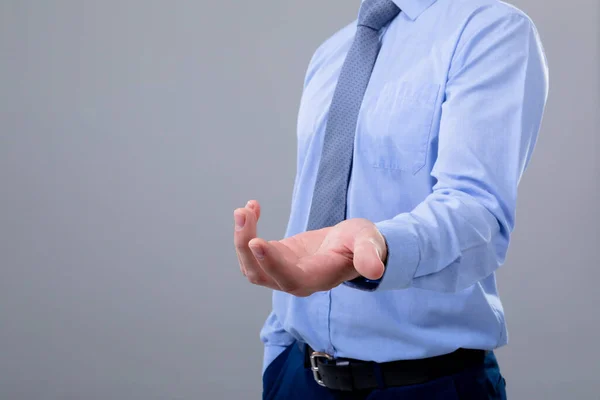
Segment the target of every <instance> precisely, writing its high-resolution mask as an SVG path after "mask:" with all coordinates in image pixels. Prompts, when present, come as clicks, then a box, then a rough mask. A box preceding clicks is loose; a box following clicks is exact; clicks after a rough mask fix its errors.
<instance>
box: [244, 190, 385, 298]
mask: <svg viewBox="0 0 600 400" xmlns="http://www.w3.org/2000/svg"><path fill="white" fill-rule="evenodd" d="M260 212H261V209H260V205H259V204H258V202H256V201H249V202H248V204H246V206H245V207H244V208H239V209H237V210H235V211H234V219H235V225H236V227H235V231H234V244H235V247H236V252H237V255H238V259H239V262H240V269H241V270H242V273H243V274H244V275H245V276H246V277H247V278H248V280H249V281H250V282H252V283H254V284H256V285H261V286H266V287H269V288H272V289H275V290H281V291H285V292H288V293H291V294H294V295H296V296H308V295H310V294H312V293H314V292H318V291H324V290H329V289H332V288H334V287H336V286H338V285H340V284H341V283H342V282H344V281H347V280H350V279H354V278H356V277H358V276H361V275H362V276H364V277H366V278H369V279H378V278H380V277H381V276H382V275H383V272H384V263H383V260H385V258H386V256H387V248H386V245H385V240H384V238H383V236H382V235H381V233H379V231H378V230H377V228H376V226H375V225H374V224H373V223H372V222H371V221H369V220H366V219H362V218H354V219H350V220H346V221H343V222H341V223H339V224H337V225H335V226H333V227H328V228H323V229H319V230H314V231H307V232H303V233H300V234H297V235H294V236H290V237H288V238H285V239H282V240H271V241H266V240H264V239H260V238H257V237H256V226H257V222H258V219H259V218H260Z"/></svg>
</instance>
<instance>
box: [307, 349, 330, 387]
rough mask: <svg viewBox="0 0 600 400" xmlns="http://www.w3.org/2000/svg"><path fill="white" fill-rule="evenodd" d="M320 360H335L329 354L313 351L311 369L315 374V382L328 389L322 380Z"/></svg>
mask: <svg viewBox="0 0 600 400" xmlns="http://www.w3.org/2000/svg"><path fill="white" fill-rule="evenodd" d="M318 358H324V359H326V360H333V357H332V356H330V355H329V354H327V353H321V352H319V351H313V352H312V354H311V355H310V369H311V371H312V372H313V377H314V378H315V381H316V382H317V383H318V384H319V385H321V386H323V387H326V386H325V383H324V382H323V379H321V374H319V367H318V366H317V359H318Z"/></svg>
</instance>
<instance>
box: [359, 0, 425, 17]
mask: <svg viewBox="0 0 600 400" xmlns="http://www.w3.org/2000/svg"><path fill="white" fill-rule="evenodd" d="M362 1H364V0H362ZM392 1H393V2H394V3H396V5H397V6H398V7H399V8H400V9H401V10H402V12H403V13H404V14H406V16H407V17H408V18H409V19H410V20H412V21H414V20H415V19H417V18H418V17H419V15H421V14H422V13H423V11H425V10H426V9H428V8H429V7H430V6H431V5H432V4H433V3H435V1H436V0H392Z"/></svg>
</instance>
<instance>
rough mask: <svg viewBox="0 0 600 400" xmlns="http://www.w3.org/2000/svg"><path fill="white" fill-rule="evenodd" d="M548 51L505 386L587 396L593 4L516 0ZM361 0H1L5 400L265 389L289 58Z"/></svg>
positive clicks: (291, 104) (290, 166) (284, 187)
mask: <svg viewBox="0 0 600 400" xmlns="http://www.w3.org/2000/svg"><path fill="white" fill-rule="evenodd" d="M514 4H515V5H517V6H518V7H521V8H523V9H524V10H525V11H526V12H528V13H529V14H530V15H531V17H532V18H533V19H534V21H535V22H536V24H537V26H538V28H539V31H540V34H541V37H542V39H543V42H544V45H545V48H546V52H547V55H548V59H549V63H550V77H551V90H550V100H549V103H548V107H547V112H546V117H545V121H544V123H543V131H542V134H541V138H540V142H539V145H538V147H537V149H536V152H535V154H534V158H533V162H532V164H531V166H530V168H529V170H528V172H527V174H526V176H525V178H524V180H523V182H522V186H521V191H520V198H519V209H518V223H517V229H516V232H515V234H514V240H513V244H512V248H511V251H510V256H509V260H508V262H507V264H506V265H505V266H504V267H503V268H502V269H501V271H500V273H499V275H500V290H501V294H502V298H503V301H504V305H505V307H506V312H507V318H508V323H509V330H510V344H509V346H508V347H506V348H503V349H502V350H500V351H499V352H498V354H499V358H500V361H501V363H502V368H503V371H504V374H505V375H506V377H507V380H508V389H509V394H510V396H511V398H512V399H524V400H531V399H548V400H550V399H561V400H562V399H599V398H600V396H599V395H598V384H597V382H598V377H597V375H598V372H600V371H599V369H600V368H599V361H598V360H599V359H600V351H599V345H598V327H599V321H598V315H599V314H598V310H597V302H598V300H599V296H598V289H597V285H598V280H599V279H600V272H599V271H600V268H599V266H598V262H597V251H598V246H599V245H600V243H599V241H598V222H599V211H598V208H597V204H598V201H599V200H600V189H599V186H598V175H599V174H598V172H599V166H598V140H599V139H598V130H597V126H598V123H599V122H600V121H599V120H598V119H599V118H598V110H599V103H600V102H599V93H600V90H599V89H600V87H599V79H598V77H599V74H600V72H599V71H600V69H599V68H600V57H599V53H598V49H599V43H598V37H599V35H598V25H599V23H600V18H599V12H600V3H598V1H597V0H569V1H564V0H562V1H559V0H543V1H542V0H516V1H515V2H514ZM358 5H359V2H358V1H347V0H328V1H322V0H302V1H280V0H269V1H236V2H219V1H210V2H209V1H182V0H177V1H166V0H164V1H158V0H145V1H141V0H139V1H134V0H119V1H116V0H110V1H109V0H104V1H83V0H82V1H75V0H72V1H68V0H53V1H42V0H39V1H34V0H0V195H1V197H0V399H3V400H4V399H6V400H13V399H14V400H21V399H27V400H29V399H44V400H53V399H86V400H95V399H117V400H120V399H123V400H137V399H140V400H141V399H144V400H191V399H242V398H243V399H246V398H247V399H251V398H259V397H260V385H261V382H260V365H261V356H262V346H261V343H260V342H259V339H258V331H259V329H260V327H261V325H262V323H263V320H264V318H265V317H266V315H267V313H268V311H269V307H270V293H269V292H268V291H267V290H266V289H265V290H263V289H261V288H257V287H252V286H251V285H250V284H248V283H247V282H246V281H245V280H244V279H243V278H242V277H241V275H240V273H239V270H238V267H237V260H236V258H235V255H234V252H233V245H232V224H233V222H232V212H233V209H234V208H235V207H238V206H243V204H244V203H245V202H246V200H248V199H250V198H257V199H258V200H259V201H261V203H262V205H263V218H262V221H261V226H260V234H261V235H262V236H265V237H267V238H272V239H275V238H279V237H281V235H282V234H283V232H284V230H285V224H286V222H287V216H288V212H289V202H290V197H291V190H292V183H293V182H292V179H293V176H294V168H295V154H296V153H295V151H296V150H295V123H296V112H297V106H298V103H299V98H300V90H301V85H302V80H303V77H304V72H305V69H306V66H307V63H308V61H309V59H310V56H311V54H312V51H313V50H314V49H315V48H316V47H317V46H318V44H319V43H320V42H321V41H322V40H324V39H325V38H326V37H328V36H329V35H330V34H331V33H333V32H334V31H335V30H337V29H338V28H339V27H341V26H342V25H344V24H345V23H347V22H348V21H350V20H351V19H353V18H354V16H355V15H356V11H357V9H358Z"/></svg>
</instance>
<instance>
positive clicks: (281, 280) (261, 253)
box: [249, 238, 314, 296]
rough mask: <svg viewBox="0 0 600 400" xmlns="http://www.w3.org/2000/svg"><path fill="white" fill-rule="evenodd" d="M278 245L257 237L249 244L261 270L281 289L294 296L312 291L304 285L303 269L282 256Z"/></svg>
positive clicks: (305, 294) (306, 294) (304, 294)
mask: <svg viewBox="0 0 600 400" xmlns="http://www.w3.org/2000/svg"><path fill="white" fill-rule="evenodd" d="M279 246H282V245H280V244H279ZM279 246H278V244H276V242H272V243H270V242H267V241H266V240H263V239H259V238H256V239H252V240H251V241H250V244H249V247H250V248H251V249H252V252H253V254H254V256H255V258H256V260H258V263H259V264H260V267H261V268H262V270H263V271H264V272H265V273H266V274H267V275H269V276H270V277H271V278H272V279H273V280H274V281H275V282H276V283H277V285H278V286H279V287H280V288H281V290H282V291H284V292H287V293H291V294H294V295H296V296H308V295H309V294H311V293H313V292H314V291H310V288H307V287H306V286H305V282H304V280H305V277H304V273H303V271H302V270H301V269H300V268H299V267H298V266H297V265H296V263H295V262H294V261H292V260H290V259H289V258H288V259H286V257H284V255H283V253H282V249H280V248H278V247H279Z"/></svg>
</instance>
